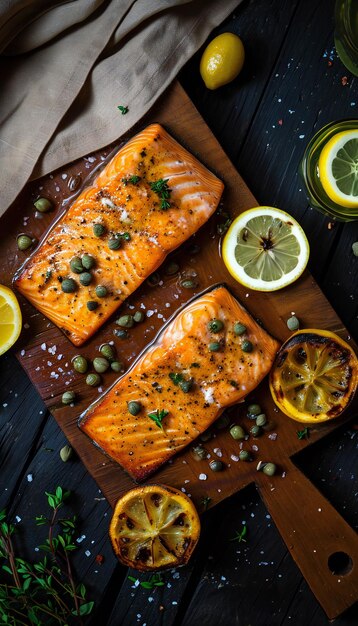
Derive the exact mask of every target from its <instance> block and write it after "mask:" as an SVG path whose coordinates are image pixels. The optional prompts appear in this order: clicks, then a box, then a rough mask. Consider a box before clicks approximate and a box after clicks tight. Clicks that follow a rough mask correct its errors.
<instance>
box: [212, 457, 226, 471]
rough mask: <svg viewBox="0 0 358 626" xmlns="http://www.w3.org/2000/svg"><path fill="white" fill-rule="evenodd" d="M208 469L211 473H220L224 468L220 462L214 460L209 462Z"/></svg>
mask: <svg viewBox="0 0 358 626" xmlns="http://www.w3.org/2000/svg"><path fill="white" fill-rule="evenodd" d="M209 467H210V469H211V470H212V471H213V472H221V470H222V469H223V467H224V464H223V463H222V462H221V461H215V460H214V459H213V460H212V461H210V463H209Z"/></svg>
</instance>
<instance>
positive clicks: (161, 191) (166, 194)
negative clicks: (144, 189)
mask: <svg viewBox="0 0 358 626" xmlns="http://www.w3.org/2000/svg"><path fill="white" fill-rule="evenodd" d="M168 180H169V178H166V179H165V180H163V178H159V180H155V181H153V182H151V183H149V186H150V188H151V190H152V191H154V193H156V194H157V195H158V196H159V198H160V199H161V203H160V208H161V209H162V210H163V211H166V210H167V209H169V207H170V206H171V205H170V202H169V198H170V194H171V192H172V190H171V189H170V188H169V187H168Z"/></svg>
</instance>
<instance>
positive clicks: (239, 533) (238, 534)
mask: <svg viewBox="0 0 358 626" xmlns="http://www.w3.org/2000/svg"><path fill="white" fill-rule="evenodd" d="M246 535H247V526H246V524H243V525H242V528H241V530H237V531H236V535H235V536H234V537H233V538H232V539H230V541H238V542H239V543H241V542H242V541H243V542H245V543H246V539H245V537H246Z"/></svg>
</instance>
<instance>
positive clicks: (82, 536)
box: [76, 535, 86, 543]
mask: <svg viewBox="0 0 358 626" xmlns="http://www.w3.org/2000/svg"><path fill="white" fill-rule="evenodd" d="M84 539H86V535H81V536H80V537H77V539H76V542H77V543H81V542H82V541H83V540H84Z"/></svg>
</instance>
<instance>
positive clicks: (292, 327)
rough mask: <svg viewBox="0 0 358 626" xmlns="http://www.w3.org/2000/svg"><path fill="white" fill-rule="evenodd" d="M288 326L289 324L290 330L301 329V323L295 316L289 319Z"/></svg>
mask: <svg viewBox="0 0 358 626" xmlns="http://www.w3.org/2000/svg"><path fill="white" fill-rule="evenodd" d="M286 324H287V328H288V330H298V329H299V327H300V322H299V320H298V318H297V317H296V316H295V315H292V316H291V317H289V318H288V320H287V322H286Z"/></svg>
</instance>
